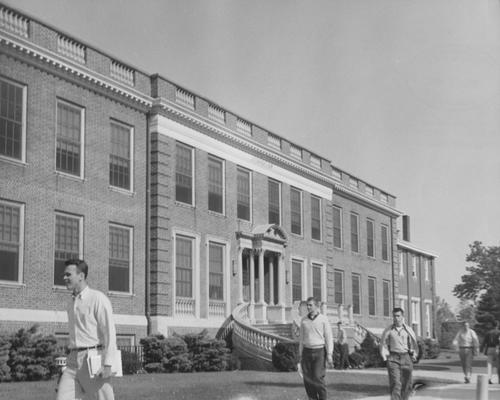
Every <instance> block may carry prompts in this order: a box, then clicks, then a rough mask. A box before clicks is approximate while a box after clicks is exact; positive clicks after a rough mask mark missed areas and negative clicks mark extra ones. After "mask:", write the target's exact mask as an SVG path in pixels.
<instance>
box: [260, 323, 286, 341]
mask: <svg viewBox="0 0 500 400" xmlns="http://www.w3.org/2000/svg"><path fill="white" fill-rule="evenodd" d="M254 327H255V328H257V329H259V330H261V331H264V332H266V333H270V334H272V335H276V336H280V337H284V338H287V339H293V337H292V324H291V323H288V324H286V323H285V324H279V323H276V324H258V325H254Z"/></svg>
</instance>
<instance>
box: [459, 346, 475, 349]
mask: <svg viewBox="0 0 500 400" xmlns="http://www.w3.org/2000/svg"><path fill="white" fill-rule="evenodd" d="M460 348H461V349H472V348H473V347H472V346H460Z"/></svg>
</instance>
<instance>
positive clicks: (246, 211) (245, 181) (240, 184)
mask: <svg viewBox="0 0 500 400" xmlns="http://www.w3.org/2000/svg"><path fill="white" fill-rule="evenodd" d="M250 183H251V180H250V171H248V170H246V169H244V168H241V167H238V170H237V178H236V188H237V193H236V208H237V216H238V218H239V219H243V220H245V221H250V219H251V192H250Z"/></svg>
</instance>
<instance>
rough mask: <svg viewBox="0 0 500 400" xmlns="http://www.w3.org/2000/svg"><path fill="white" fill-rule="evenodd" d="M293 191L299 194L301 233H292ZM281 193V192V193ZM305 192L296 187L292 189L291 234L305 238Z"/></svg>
mask: <svg viewBox="0 0 500 400" xmlns="http://www.w3.org/2000/svg"><path fill="white" fill-rule="evenodd" d="M292 191H296V192H299V200H300V210H299V213H300V233H295V232H292ZM280 192H281V191H280ZM303 194H304V192H303V191H302V190H300V189H298V188H296V187H290V233H291V234H293V235H297V236H301V237H304V196H303Z"/></svg>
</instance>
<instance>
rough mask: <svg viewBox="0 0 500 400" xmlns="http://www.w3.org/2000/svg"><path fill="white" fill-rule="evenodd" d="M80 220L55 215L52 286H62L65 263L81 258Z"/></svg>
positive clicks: (65, 215)
mask: <svg viewBox="0 0 500 400" xmlns="http://www.w3.org/2000/svg"><path fill="white" fill-rule="evenodd" d="M82 220H83V218H82V217H79V216H74V215H70V214H62V213H57V214H56V232H55V234H56V235H55V236H56V237H55V248H54V285H57V286H64V277H63V275H64V270H65V268H66V266H65V265H64V263H65V261H66V260H69V259H75V258H81V256H82V249H83V243H82V232H83V227H82Z"/></svg>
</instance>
